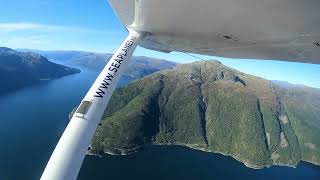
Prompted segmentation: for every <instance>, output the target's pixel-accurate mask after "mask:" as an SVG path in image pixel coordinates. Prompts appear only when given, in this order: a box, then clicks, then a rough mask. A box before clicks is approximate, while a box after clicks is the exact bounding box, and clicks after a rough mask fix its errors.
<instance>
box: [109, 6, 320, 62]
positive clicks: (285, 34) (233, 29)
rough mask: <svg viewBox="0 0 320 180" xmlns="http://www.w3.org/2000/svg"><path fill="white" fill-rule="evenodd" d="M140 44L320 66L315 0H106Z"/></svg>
mask: <svg viewBox="0 0 320 180" xmlns="http://www.w3.org/2000/svg"><path fill="white" fill-rule="evenodd" d="M109 2H110V3H111V5H112V7H113V8H114V9H115V11H116V13H117V14H118V16H119V18H120V20H121V21H122V23H123V24H124V25H125V26H126V27H127V28H130V29H134V30H136V31H140V32H147V33H148V34H149V37H147V38H144V40H142V42H140V45H141V46H143V47H145V48H148V49H153V50H158V51H164V52H170V51H182V52H190V53H198V54H207V55H214V56H223V57H230V58H245V59H247V58H254V59H273V60H282V61H296V62H305V63H314V64H320V1H319V0H135V1H133V0H131V1H128V0H109Z"/></svg>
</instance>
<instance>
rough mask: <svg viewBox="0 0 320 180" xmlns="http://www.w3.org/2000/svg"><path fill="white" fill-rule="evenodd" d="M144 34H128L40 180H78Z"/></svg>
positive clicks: (73, 119) (85, 101) (80, 109)
mask: <svg viewBox="0 0 320 180" xmlns="http://www.w3.org/2000/svg"><path fill="white" fill-rule="evenodd" d="M142 37H143V34H141V33H139V32H135V31H132V30H129V35H128V37H127V38H126V39H125V41H124V42H123V43H122V44H121V46H120V47H119V49H118V50H117V51H116V52H115V54H114V55H113V56H112V57H111V59H110V60H109V62H108V64H107V65H106V66H105V67H104V69H103V70H102V72H101V73H100V75H99V76H98V78H97V79H96V81H95V82H94V83H93V85H92V86H91V88H90V90H89V91H88V92H87V94H86V96H85V97H84V98H83V100H82V102H81V104H80V106H79V107H78V109H77V110H76V112H75V113H74V115H73V117H72V119H71V121H70V122H69V124H68V126H67V128H66V129H65V131H64V133H63V135H62V136H61V138H60V140H59V142H58V144H57V146H56V148H55V150H54V151H53V153H52V155H51V157H50V160H49V162H48V164H47V166H46V168H45V170H44V172H43V174H42V176H41V180H75V179H76V178H77V176H78V173H79V170H80V168H81V164H82V161H83V160H84V157H85V155H86V152H87V150H88V147H89V146H90V143H91V140H92V137H93V136H94V133H95V130H96V129H97V126H98V123H99V121H100V120H101V117H102V115H103V113H104V111H105V109H106V106H107V104H108V102H109V100H110V97H111V95H112V92H113V91H114V89H115V87H116V85H117V81H118V79H119V78H120V76H121V75H122V73H123V71H124V70H125V69H126V67H127V66H128V61H129V59H130V57H131V56H132V54H133V52H134V50H135V48H136V47H137V45H138V43H139V41H140V40H141V38H142Z"/></svg>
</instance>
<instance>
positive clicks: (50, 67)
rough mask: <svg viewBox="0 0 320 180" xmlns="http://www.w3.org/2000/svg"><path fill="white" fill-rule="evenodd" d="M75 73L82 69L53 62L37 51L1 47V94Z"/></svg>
mask: <svg viewBox="0 0 320 180" xmlns="http://www.w3.org/2000/svg"><path fill="white" fill-rule="evenodd" d="M75 73H80V70H79V69H76V68H70V67H67V66H63V65H59V64H56V63H52V62H50V61H48V59H47V58H45V57H43V56H41V55H39V54H37V53H33V52H18V51H15V50H12V49H10V48H6V47H0V82H1V86H0V94H1V93H4V92H9V91H13V90H16V89H19V88H21V87H24V86H27V85H31V84H35V83H38V82H40V81H44V80H50V79H55V78H59V77H62V76H66V75H69V74H75Z"/></svg>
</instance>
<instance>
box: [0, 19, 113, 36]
mask: <svg viewBox="0 0 320 180" xmlns="http://www.w3.org/2000/svg"><path fill="white" fill-rule="evenodd" d="M17 31H37V32H73V33H90V34H92V33H93V34H112V33H115V32H110V31H108V30H97V29H90V28H84V27H75V26H61V25H47V24H39V23H32V22H10V23H0V33H11V32H17Z"/></svg>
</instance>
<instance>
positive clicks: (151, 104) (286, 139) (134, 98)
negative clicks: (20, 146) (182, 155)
mask: <svg viewBox="0 0 320 180" xmlns="http://www.w3.org/2000/svg"><path fill="white" fill-rule="evenodd" d="M319 137H320V90H317V89H311V88H307V87H303V88H302V87H294V88H292V87H290V88H287V87H280V86H278V85H275V84H273V83H271V82H270V81H267V80H264V79H261V78H258V77H254V76H251V75H246V74H243V73H241V72H238V71H236V70H234V69H231V68H228V67H226V66H224V65H222V64H221V63H219V62H216V61H206V62H195V63H191V64H185V65H179V66H177V67H176V68H175V69H171V70H164V71H160V72H157V73H154V74H152V75H149V76H147V77H145V78H143V79H141V80H138V81H135V82H133V83H131V84H129V85H128V86H126V87H124V88H121V89H120V90H118V91H117V92H115V93H114V95H113V96H112V98H111V100H110V103H109V105H108V107H107V109H106V112H105V114H104V118H103V120H102V122H101V124H100V126H99V127H98V130H97V132H96V135H95V137H94V139H93V142H92V148H91V153H103V152H108V153H114V154H127V153H131V152H134V151H137V150H139V149H140V148H141V147H143V145H145V144H147V143H155V144H181V145H186V146H188V147H192V148H197V149H202V150H205V151H210V152H221V153H224V154H229V155H231V156H233V157H235V158H236V159H238V160H240V161H242V162H244V163H246V164H247V165H249V166H252V167H264V166H270V165H272V164H285V165H290V166H294V165H296V164H297V163H298V162H299V161H300V160H305V161H309V162H312V163H315V164H320V141H319V139H318V138H319Z"/></svg>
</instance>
